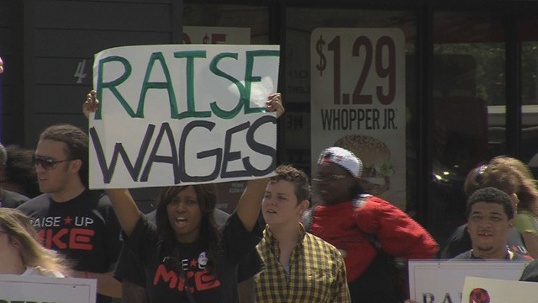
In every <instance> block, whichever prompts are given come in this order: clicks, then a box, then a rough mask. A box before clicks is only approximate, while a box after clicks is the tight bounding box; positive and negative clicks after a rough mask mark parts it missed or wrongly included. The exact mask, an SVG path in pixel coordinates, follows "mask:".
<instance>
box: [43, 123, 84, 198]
mask: <svg viewBox="0 0 538 303" xmlns="http://www.w3.org/2000/svg"><path fill="white" fill-rule="evenodd" d="M39 140H53V141H58V142H63V143H65V146H66V150H65V154H66V155H67V157H68V158H69V159H78V160H81V161H82V165H81V167H80V170H79V172H78V175H79V177H80V180H81V181H82V184H84V185H85V186H86V187H88V171H89V164H88V159H89V156H88V154H89V142H88V140H89V139H88V135H87V134H86V133H85V132H84V131H83V130H82V129H80V128H78V127H76V126H74V125H71V124H57V125H53V126H49V127H47V128H46V129H45V130H44V131H43V132H42V133H41V135H40V136H39Z"/></svg>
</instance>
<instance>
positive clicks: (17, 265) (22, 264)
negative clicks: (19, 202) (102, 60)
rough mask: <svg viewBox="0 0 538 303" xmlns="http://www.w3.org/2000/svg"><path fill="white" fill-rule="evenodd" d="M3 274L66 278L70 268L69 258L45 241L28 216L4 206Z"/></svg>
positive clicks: (0, 225)
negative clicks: (40, 238) (54, 249)
mask: <svg viewBox="0 0 538 303" xmlns="http://www.w3.org/2000/svg"><path fill="white" fill-rule="evenodd" d="M0 274H12V275H22V276H36V275H37V276H47V277H56V278H62V277H65V276H68V275H70V269H69V267H68V265H67V262H66V260H65V259H63V258H62V257H61V256H60V255H58V254H57V253H56V252H55V251H53V250H50V249H46V248H45V247H43V246H42V245H41V243H40V242H39V239H38V236H37V233H36V231H35V230H34V228H33V226H32V225H31V224H30V218H29V217H28V216H26V215H25V214H23V213H22V212H20V211H19V210H17V209H12V208H0Z"/></svg>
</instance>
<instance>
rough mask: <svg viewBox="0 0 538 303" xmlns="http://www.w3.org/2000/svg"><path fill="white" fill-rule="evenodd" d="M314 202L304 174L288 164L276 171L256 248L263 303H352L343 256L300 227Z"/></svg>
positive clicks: (258, 285) (264, 203)
mask: <svg viewBox="0 0 538 303" xmlns="http://www.w3.org/2000/svg"><path fill="white" fill-rule="evenodd" d="M309 198H310V185H309V182H308V177H307V176H306V174H305V173H304V172H302V171H300V170H298V169H296V168H294V167H292V166H288V165H281V166H279V167H277V169H276V176H273V177H271V178H270V179H269V184H267V187H266V189H265V195H264V197H263V200H262V214H263V218H264V220H265V222H266V224H267V225H266V227H265V230H264V232H263V239H262V240H261V242H260V243H259V244H258V245H257V246H256V248H257V249H258V252H259V254H260V256H261V257H262V260H263V262H264V264H265V270H264V271H262V272H261V273H260V274H258V275H257V276H256V279H255V280H256V294H257V301H258V302H260V303H271V302H274V303H276V302H317V303H323V302H326V303H332V302H340V303H345V302H351V298H350V296H349V289H348V285H347V280H346V268H345V264H344V259H343V258H342V255H341V254H340V251H338V249H336V247H334V246H333V245H331V244H329V243H327V242H325V241H324V240H322V239H321V238H319V237H317V236H314V235H312V234H310V233H307V232H306V231H305V229H304V227H303V225H302V224H301V222H300V220H301V217H302V215H303V213H304V211H305V210H307V209H308V208H309V206H310V201H309ZM320 277H323V278H320Z"/></svg>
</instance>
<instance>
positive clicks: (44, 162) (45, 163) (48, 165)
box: [32, 155, 76, 169]
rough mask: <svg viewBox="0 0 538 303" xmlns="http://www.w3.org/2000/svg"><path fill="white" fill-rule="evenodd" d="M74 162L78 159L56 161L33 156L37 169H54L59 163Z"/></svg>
mask: <svg viewBox="0 0 538 303" xmlns="http://www.w3.org/2000/svg"><path fill="white" fill-rule="evenodd" d="M73 160H76V159H65V160H54V158H51V157H43V156H37V155H33V156H32V162H33V163H34V166H36V167H37V166H39V165H41V167H43V168H44V169H54V168H55V167H56V164H58V163H62V162H67V161H73Z"/></svg>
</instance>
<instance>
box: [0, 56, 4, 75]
mask: <svg viewBox="0 0 538 303" xmlns="http://www.w3.org/2000/svg"><path fill="white" fill-rule="evenodd" d="M3 72H4V61H3V60H2V57H0V74H1V73H3Z"/></svg>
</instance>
